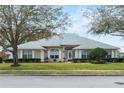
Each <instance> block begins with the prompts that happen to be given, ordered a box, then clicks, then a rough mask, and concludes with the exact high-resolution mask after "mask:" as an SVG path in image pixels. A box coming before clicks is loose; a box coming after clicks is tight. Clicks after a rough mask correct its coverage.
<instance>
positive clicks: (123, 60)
mask: <svg viewBox="0 0 124 93" xmlns="http://www.w3.org/2000/svg"><path fill="white" fill-rule="evenodd" d="M72 61H73V62H74V63H83V62H92V61H94V62H95V61H97V60H91V59H73V60H72ZM103 61H104V62H124V58H109V59H101V62H103Z"/></svg>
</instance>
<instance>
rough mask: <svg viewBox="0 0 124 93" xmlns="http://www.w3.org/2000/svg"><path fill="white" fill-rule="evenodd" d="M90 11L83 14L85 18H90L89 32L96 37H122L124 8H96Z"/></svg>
mask: <svg viewBox="0 0 124 93" xmlns="http://www.w3.org/2000/svg"><path fill="white" fill-rule="evenodd" d="M91 11H92V12H88V13H85V14H86V15H85V16H86V17H90V18H91V21H90V30H89V32H91V33H93V34H97V35H101V34H105V35H106V34H110V35H114V36H122V37H123V36H124V6H119V5H111V6H110V5H109V6H107V5H105V6H97V8H96V9H95V10H91Z"/></svg>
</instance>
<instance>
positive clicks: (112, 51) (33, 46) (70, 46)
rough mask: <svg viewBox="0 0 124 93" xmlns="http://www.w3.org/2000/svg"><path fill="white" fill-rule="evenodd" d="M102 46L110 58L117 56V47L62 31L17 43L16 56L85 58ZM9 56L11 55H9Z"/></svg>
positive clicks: (29, 57)
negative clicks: (50, 35) (36, 39)
mask: <svg viewBox="0 0 124 93" xmlns="http://www.w3.org/2000/svg"><path fill="white" fill-rule="evenodd" d="M97 47H100V48H104V49H105V50H106V51H107V52H108V55H109V56H110V57H111V58H117V57H118V49H119V48H118V47H115V46H112V45H109V44H105V43H102V42H98V41H95V40H91V39H88V38H85V37H80V36H78V35H77V34H71V33H64V34H61V35H59V36H53V37H52V38H50V39H41V40H38V41H31V42H27V43H24V44H21V45H18V58H26V59H31V58H40V59H41V61H44V59H45V58H48V59H50V60H52V59H57V60H61V61H63V60H64V59H65V60H72V59H74V58H76V59H77V58H79V59H81V58H87V56H88V54H89V52H90V50H91V49H94V48H97ZM10 58H11V57H10Z"/></svg>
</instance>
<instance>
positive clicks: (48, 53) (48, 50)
mask: <svg viewBox="0 0 124 93" xmlns="http://www.w3.org/2000/svg"><path fill="white" fill-rule="evenodd" d="M48 59H50V49H49V50H48Z"/></svg>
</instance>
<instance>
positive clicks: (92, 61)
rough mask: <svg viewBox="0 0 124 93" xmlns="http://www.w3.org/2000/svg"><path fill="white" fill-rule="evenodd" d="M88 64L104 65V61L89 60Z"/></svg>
mask: <svg viewBox="0 0 124 93" xmlns="http://www.w3.org/2000/svg"><path fill="white" fill-rule="evenodd" d="M90 63H92V64H106V63H107V62H106V60H91V61H90Z"/></svg>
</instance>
